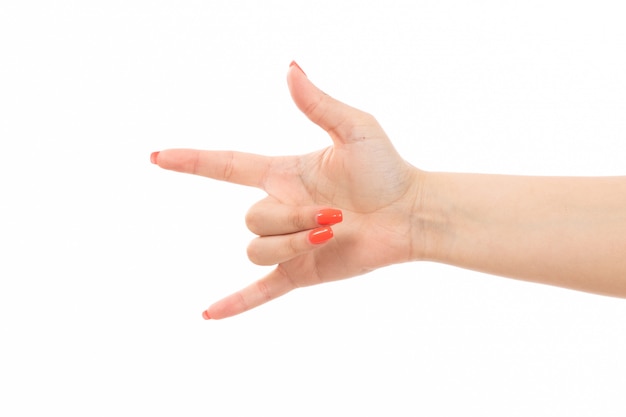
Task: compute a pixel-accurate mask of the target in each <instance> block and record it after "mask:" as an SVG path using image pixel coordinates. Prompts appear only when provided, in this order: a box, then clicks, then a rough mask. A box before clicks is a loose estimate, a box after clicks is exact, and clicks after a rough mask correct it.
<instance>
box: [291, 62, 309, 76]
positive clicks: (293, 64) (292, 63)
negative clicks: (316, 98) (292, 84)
mask: <svg viewBox="0 0 626 417" xmlns="http://www.w3.org/2000/svg"><path fill="white" fill-rule="evenodd" d="M293 66H295V67H296V68H298V69H299V70H300V72H301V73H303V74H304V75H306V72H304V71H303V70H302V68H301V67H300V65H298V63H297V62H296V61H291V64H289V67H293Z"/></svg>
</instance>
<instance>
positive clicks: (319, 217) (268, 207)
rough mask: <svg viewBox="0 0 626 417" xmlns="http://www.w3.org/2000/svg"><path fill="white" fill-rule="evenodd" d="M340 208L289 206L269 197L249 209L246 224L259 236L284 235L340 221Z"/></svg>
mask: <svg viewBox="0 0 626 417" xmlns="http://www.w3.org/2000/svg"><path fill="white" fill-rule="evenodd" d="M342 220H343V213H342V212H341V210H339V209H334V208H328V207H319V206H288V205H285V204H280V203H277V202H275V201H271V200H269V199H265V200H261V201H260V202H258V203H257V204H255V205H254V206H252V207H251V208H250V210H248V213H247V214H246V225H247V226H248V229H250V231H251V232H252V233H254V234H256V235H259V236H271V235H283V234H287V233H295V232H299V231H302V230H309V229H313V228H316V227H318V226H330V225H333V224H337V223H340V222H341V221H342Z"/></svg>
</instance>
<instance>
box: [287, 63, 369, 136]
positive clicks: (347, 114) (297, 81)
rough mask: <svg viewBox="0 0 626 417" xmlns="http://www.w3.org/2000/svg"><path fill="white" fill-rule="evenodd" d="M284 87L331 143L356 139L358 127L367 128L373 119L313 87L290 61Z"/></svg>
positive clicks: (300, 70) (298, 67) (302, 72)
mask: <svg viewBox="0 0 626 417" xmlns="http://www.w3.org/2000/svg"><path fill="white" fill-rule="evenodd" d="M287 85H288V86H289V92H290V93H291V98H292V99H293V101H294V103H295V104H296V106H298V108H299V109H300V111H302V113H304V114H305V115H306V116H307V117H308V118H309V119H310V120H311V121H312V122H313V123H315V124H316V125H318V126H319V127H321V128H322V129H324V130H325V131H326V132H328V134H329V135H330V137H331V138H332V139H333V142H335V144H339V143H348V142H352V141H355V140H357V139H359V137H358V136H359V135H358V131H359V130H360V129H355V128H356V127H358V126H367V125H370V126H371V123H372V122H374V123H375V121H374V120H373V119H374V118H373V117H372V116H371V115H369V114H367V113H365V112H363V111H361V110H358V109H355V108H354V107H351V106H348V105H347V104H344V103H342V102H340V101H339V100H336V99H334V98H332V97H331V96H329V95H328V94H326V93H324V92H323V91H322V90H320V89H319V88H317V87H316V86H315V85H314V84H313V83H312V82H311V81H309V78H308V77H307V76H306V74H305V73H304V71H302V69H301V68H300V66H299V65H298V64H297V63H296V62H295V61H292V62H291V65H290V66H289V71H288V72H287Z"/></svg>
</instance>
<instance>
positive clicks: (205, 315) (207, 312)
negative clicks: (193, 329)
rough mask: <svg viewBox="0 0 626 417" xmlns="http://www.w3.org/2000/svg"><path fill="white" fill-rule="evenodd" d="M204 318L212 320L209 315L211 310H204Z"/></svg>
mask: <svg viewBox="0 0 626 417" xmlns="http://www.w3.org/2000/svg"><path fill="white" fill-rule="evenodd" d="M202 318H203V319H205V320H211V316H209V310H204V311H203V312H202Z"/></svg>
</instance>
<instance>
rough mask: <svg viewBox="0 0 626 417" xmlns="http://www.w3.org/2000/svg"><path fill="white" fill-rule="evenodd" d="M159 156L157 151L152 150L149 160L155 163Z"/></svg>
mask: <svg viewBox="0 0 626 417" xmlns="http://www.w3.org/2000/svg"><path fill="white" fill-rule="evenodd" d="M158 158H159V153H158V152H152V153H151V154H150V162H152V163H153V164H156V163H157V159H158Z"/></svg>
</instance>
